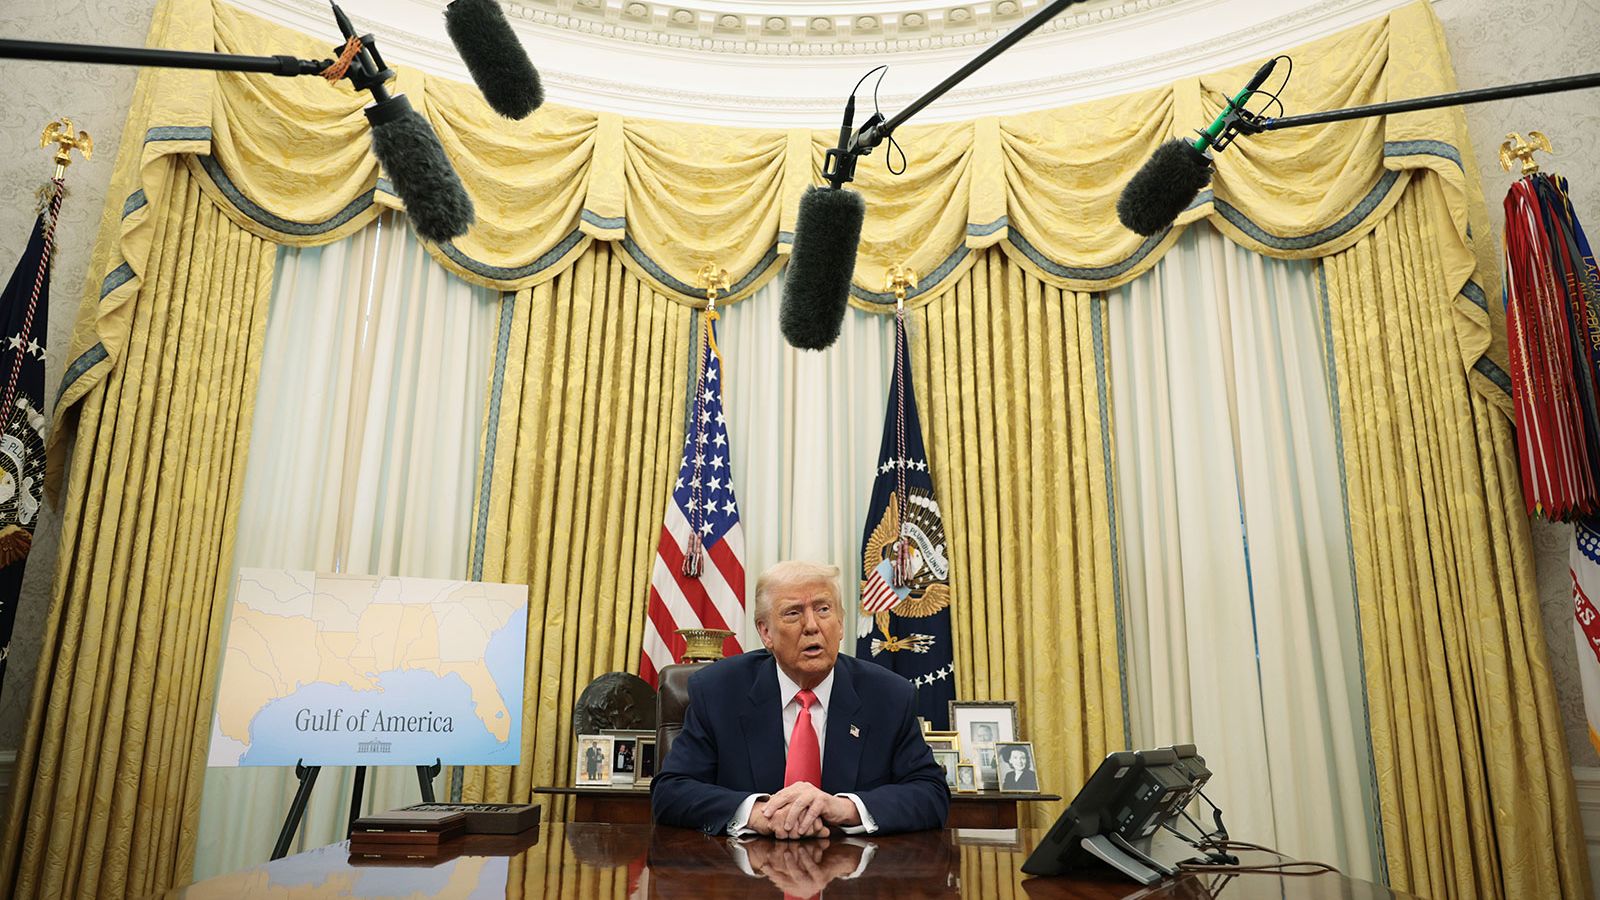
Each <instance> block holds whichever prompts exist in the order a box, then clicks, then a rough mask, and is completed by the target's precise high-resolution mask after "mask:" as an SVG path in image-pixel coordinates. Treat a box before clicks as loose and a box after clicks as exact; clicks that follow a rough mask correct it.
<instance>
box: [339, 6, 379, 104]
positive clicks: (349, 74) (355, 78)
mask: <svg viewBox="0 0 1600 900" xmlns="http://www.w3.org/2000/svg"><path fill="white" fill-rule="evenodd" d="M329 5H331V6H332V7H333V18H334V21H335V22H337V23H338V25H339V32H340V33H341V34H343V35H344V36H345V40H346V42H347V43H348V41H349V40H350V39H351V38H355V39H356V41H357V44H358V46H359V49H358V50H357V52H356V55H355V58H354V59H352V60H351V61H350V68H349V69H348V70H347V71H346V72H345V77H346V78H348V79H350V83H351V84H352V85H354V86H355V88H356V90H358V91H370V92H371V93H372V99H374V100H376V101H378V102H380V103H381V102H383V101H385V100H388V99H389V92H388V90H387V89H385V88H384V85H385V84H387V83H388V82H389V80H390V79H392V78H394V70H393V69H391V68H389V66H388V64H387V63H385V62H384V61H383V54H382V53H379V52H378V39H377V38H376V37H374V36H373V35H371V34H363V35H360V36H357V35H356V29H355V26H354V25H353V24H351V22H350V17H349V16H347V15H345V12H344V10H342V9H340V8H339V4H337V3H331V4H329ZM333 52H334V55H335V56H341V55H342V54H343V52H344V48H343V47H335V48H333Z"/></svg>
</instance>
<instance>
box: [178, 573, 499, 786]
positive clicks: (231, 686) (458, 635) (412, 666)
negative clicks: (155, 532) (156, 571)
mask: <svg viewBox="0 0 1600 900" xmlns="http://www.w3.org/2000/svg"><path fill="white" fill-rule="evenodd" d="M527 633H528V589H527V587H526V586H524V585H520V584H487V583H482V582H474V581H444V580H436V579H429V578H398V577H385V578H379V577H369V576H360V575H321V574H317V573H314V572H302V571H294V570H284V569H242V570H240V572H239V582H238V585H237V589H236V591H235V592H234V598H233V606H232V608H231V609H230V610H229V616H228V632H227V643H226V645H225V647H224V649H223V658H222V676H221V680H220V681H219V683H218V686H217V707H216V714H215V715H214V717H213V718H212V723H211V751H210V756H209V758H208V760H207V764H208V765H212V766H292V765H294V764H295V763H296V762H298V761H302V760H303V761H304V762H305V764H306V765H317V766H367V765H428V764H431V763H433V761H434V760H436V759H437V760H443V761H444V763H445V764H447V765H499V766H510V765H516V763H517V761H518V758H519V756H520V755H521V754H520V750H521V742H522V676H523V655H524V650H525V647H526V641H527Z"/></svg>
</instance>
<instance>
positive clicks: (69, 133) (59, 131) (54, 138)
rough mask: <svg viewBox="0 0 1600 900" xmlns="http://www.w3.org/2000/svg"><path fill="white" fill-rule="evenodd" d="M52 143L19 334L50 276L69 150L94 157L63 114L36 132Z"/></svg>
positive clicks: (1, 414) (10, 408) (16, 365)
mask: <svg viewBox="0 0 1600 900" xmlns="http://www.w3.org/2000/svg"><path fill="white" fill-rule="evenodd" d="M51 144H55V164H56V167H55V171H54V172H53V173H52V174H51V176H50V184H49V186H48V188H47V190H48V191H49V196H48V197H47V198H46V210H47V212H46V213H45V219H44V248H43V250H42V252H41V253H40V256H39V270H38V271H37V272H36V273H34V276H33V291H32V292H31V293H30V294H29V295H28V311H27V313H26V315H25V317H24V318H23V323H22V332H21V333H22V334H24V335H26V334H31V333H32V328H33V317H34V314H35V313H36V312H38V309H39V294H40V293H41V292H42V291H43V290H44V282H45V279H46V278H48V277H49V272H50V257H51V255H52V254H53V253H54V251H55V246H56V239H55V237H56V220H57V219H59V218H60V217H61V199H62V193H63V188H64V187H65V185H66V178H67V167H68V166H70V165H72V151H74V150H76V151H78V152H79V153H81V154H83V158H84V159H86V160H87V159H93V158H94V138H92V137H90V136H89V132H87V131H79V130H77V129H75V128H73V127H72V120H71V119H70V118H67V117H66V116H62V117H61V118H59V119H56V120H54V121H52V122H50V123H48V124H47V125H45V126H44V131H43V132H41V133H40V135H39V146H40V147H49V146H50V145H51ZM24 353H25V349H18V351H17V355H16V357H15V358H14V359H13V360H12V363H11V371H10V373H8V374H7V376H6V392H5V395H4V398H3V399H0V432H4V431H5V427H6V426H7V425H9V424H10V423H11V417H12V416H14V415H15V414H16V399H17V380H18V379H19V378H20V377H21V375H22V360H23V358H24Z"/></svg>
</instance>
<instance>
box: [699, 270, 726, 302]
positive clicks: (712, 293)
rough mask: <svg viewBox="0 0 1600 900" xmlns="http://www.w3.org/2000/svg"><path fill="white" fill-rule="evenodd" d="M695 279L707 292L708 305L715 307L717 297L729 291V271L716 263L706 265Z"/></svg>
mask: <svg viewBox="0 0 1600 900" xmlns="http://www.w3.org/2000/svg"><path fill="white" fill-rule="evenodd" d="M695 279H696V280H697V281H699V283H700V287H701V288H702V289H703V290H704V291H705V292H706V303H708V304H710V305H712V306H715V305H716V302H717V296H718V295H719V294H721V293H722V292H723V291H725V290H727V289H728V270H727V269H724V268H722V267H721V266H719V265H717V264H716V263H714V262H709V263H706V264H705V265H703V266H701V267H700V271H698V272H696V273H695Z"/></svg>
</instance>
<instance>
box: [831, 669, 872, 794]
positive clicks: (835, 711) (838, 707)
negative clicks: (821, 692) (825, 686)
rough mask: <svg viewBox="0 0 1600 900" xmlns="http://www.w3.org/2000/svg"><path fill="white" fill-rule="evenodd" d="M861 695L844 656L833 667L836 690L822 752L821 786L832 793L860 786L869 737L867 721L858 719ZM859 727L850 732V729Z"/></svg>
mask: <svg viewBox="0 0 1600 900" xmlns="http://www.w3.org/2000/svg"><path fill="white" fill-rule="evenodd" d="M860 710H861V698H860V697H858V696H856V686H855V682H854V681H852V680H851V678H850V670H849V668H848V667H847V664H844V657H842V656H841V657H840V658H839V661H838V662H837V663H835V664H834V667H833V694H832V696H831V697H829V698H828V734H827V736H826V737H825V738H823V740H824V741H826V743H825V745H824V747H825V749H824V750H823V753H822V789H823V790H825V791H827V792H828V793H830V794H838V793H841V792H846V791H853V790H855V789H856V788H857V784H856V774H857V772H858V771H859V770H860V768H861V747H862V745H863V744H865V743H866V740H867V724H866V723H864V722H859V721H857V719H856V713H857V712H859V711H860ZM851 728H854V729H856V732H857V733H856V734H851V733H850V729H851Z"/></svg>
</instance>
